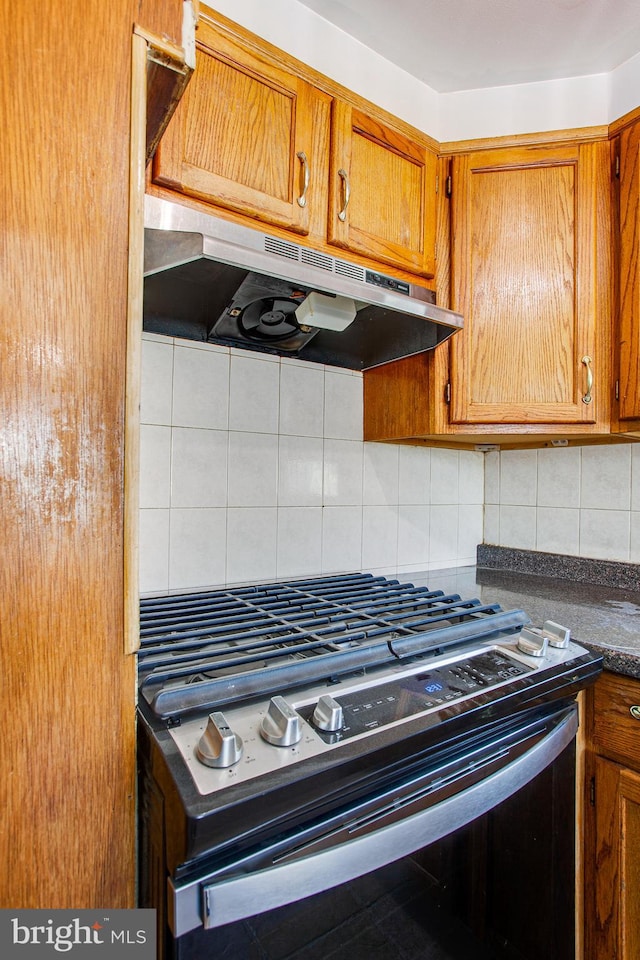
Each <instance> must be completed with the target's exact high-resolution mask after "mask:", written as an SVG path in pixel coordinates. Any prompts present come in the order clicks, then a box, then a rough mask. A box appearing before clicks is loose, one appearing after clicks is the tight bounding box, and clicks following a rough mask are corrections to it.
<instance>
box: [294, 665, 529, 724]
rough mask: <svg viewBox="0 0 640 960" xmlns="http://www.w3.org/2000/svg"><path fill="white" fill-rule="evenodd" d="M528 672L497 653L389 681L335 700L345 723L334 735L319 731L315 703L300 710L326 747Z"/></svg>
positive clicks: (527, 669) (524, 667)
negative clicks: (315, 717)
mask: <svg viewBox="0 0 640 960" xmlns="http://www.w3.org/2000/svg"><path fill="white" fill-rule="evenodd" d="M530 670H531V668H530V667H528V666H526V665H525V664H523V663H521V662H519V661H517V660H514V659H512V658H511V657H507V656H505V655H504V654H503V653H501V652H500V651H498V650H489V651H487V652H486V653H481V654H477V655H476V656H473V657H469V658H468V659H467V660H459V661H457V662H456V663H452V664H449V665H447V666H441V667H436V668H434V669H432V670H428V671H425V672H424V673H416V674H413V675H411V676H406V677H402V678H399V679H397V680H391V681H389V682H388V683H383V684H380V685H379V686H375V687H370V688H369V689H367V690H358V691H355V692H354V693H352V694H347V695H346V696H336V698H335V702H336V703H337V704H338V705H339V706H340V707H341V708H342V721H343V722H342V725H341V727H340V729H338V730H335V731H327V730H322V729H320V728H319V727H318V726H317V724H316V723H315V722H314V710H315V706H314V705H313V704H311V705H309V706H306V707H298V713H299V714H300V716H301V717H302V718H303V719H304V720H306V721H307V722H308V723H310V724H311V725H312V726H313V727H314V728H315V729H316V732H317V734H318V736H319V737H321V738H322V739H323V740H324V742H325V743H338V742H339V741H341V740H347V739H349V738H350V737H357V736H359V735H360V734H363V733H367V732H369V731H371V730H375V729H377V728H379V727H384V726H388V725H389V724H391V723H396V722H397V721H399V720H407V719H409V718H410V717H412V716H415V715H416V714H419V713H423V712H424V711H426V710H430V709H432V708H433V707H439V706H442V705H443V704H447V703H450V702H453V701H455V700H459V699H460V698H461V697H465V696H468V695H469V694H472V693H475V692H476V691H478V690H482V689H483V688H487V687H492V686H495V685H496V684H499V683H502V681H504V680H510V679H512V678H513V677H517V676H520V675H521V674H525V673H529V672H530Z"/></svg>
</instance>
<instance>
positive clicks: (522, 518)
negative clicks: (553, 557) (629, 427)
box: [484, 443, 640, 563]
mask: <svg viewBox="0 0 640 960" xmlns="http://www.w3.org/2000/svg"><path fill="white" fill-rule="evenodd" d="M498 473H499V482H498V480H497V475H498ZM485 497H486V498H487V499H486V505H485V518H484V542H485V543H492V544H498V545H500V546H504V547H516V548H520V549H525V550H529V549H532V550H539V551H542V552H545V553H561V554H568V555H570V556H579V557H591V558H594V559H605V560H618V561H622V562H629V561H631V562H633V563H638V562H640V542H639V537H640V530H639V529H638V521H637V518H638V515H639V514H638V508H639V507H640V446H639V445H638V444H637V443H614V444H596V445H593V446H584V447H557V448H544V449H540V450H522V451H516V450H505V451H502V452H492V453H490V454H488V455H487V456H486V458H485ZM494 499H495V501H496V505H495V506H494V505H493V500H494ZM496 509H497V510H498V511H499V513H498V514H496Z"/></svg>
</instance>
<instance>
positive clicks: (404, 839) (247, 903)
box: [168, 705, 578, 937]
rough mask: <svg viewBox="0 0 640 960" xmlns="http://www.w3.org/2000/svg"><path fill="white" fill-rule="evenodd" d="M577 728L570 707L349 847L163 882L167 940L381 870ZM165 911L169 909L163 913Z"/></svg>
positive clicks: (528, 776) (543, 757)
mask: <svg viewBox="0 0 640 960" xmlns="http://www.w3.org/2000/svg"><path fill="white" fill-rule="evenodd" d="M577 729H578V713H577V707H576V706H575V705H573V708H572V709H570V710H569V711H567V710H566V709H565V710H564V711H563V712H562V713H560V714H559V716H558V722H557V723H556V724H554V726H553V727H552V728H551V729H550V731H549V732H548V733H547V734H546V735H545V736H544V737H542V738H541V739H540V740H538V741H537V743H536V744H535V745H534V746H532V747H531V748H530V749H529V750H527V751H525V752H524V753H522V754H521V755H520V756H519V757H517V759H515V760H513V761H512V762H509V763H508V764H506V765H505V766H504V767H502V768H501V769H499V770H497V771H496V772H495V773H492V774H490V775H489V776H487V777H485V778H483V779H482V780H480V781H478V782H477V783H474V784H473V785H472V786H470V787H468V788H466V789H464V790H461V791H460V792H458V793H454V794H453V795H451V796H448V797H447V798H446V799H444V800H442V801H440V802H438V803H435V804H434V805H432V806H428V807H427V808H426V809H422V810H420V811H419V812H418V813H414V814H411V815H409V816H407V815H406V812H405V811H403V809H402V808H400V809H399V810H398V812H397V817H398V819H397V820H395V821H392V822H388V821H389V816H388V809H385V810H384V811H382V814H381V816H382V818H383V819H384V820H385V826H383V827H381V828H380V829H377V830H372V831H371V832H367V833H365V834H364V835H363V836H359V837H357V838H355V839H353V840H349V841H347V842H346V843H345V842H338V844H337V845H336V846H332V847H329V848H328V849H322V850H321V851H320V852H318V853H314V854H312V855H310V856H303V857H301V858H299V859H296V860H292V861H289V862H283V863H280V864H278V865H277V866H272V867H269V868H267V869H264V870H257V871H255V872H249V873H246V874H241V875H239V876H235V877H232V878H230V879H223V880H218V881H215V882H209V880H212V879H213V878H211V877H209V878H208V877H201V878H198V879H197V880H194V881H192V882H190V883H188V884H185V885H184V886H174V884H173V882H172V881H171V879H169V881H168V884H169V912H170V914H172V916H170V917H169V924H170V927H171V929H172V932H173V935H174V936H175V937H179V936H182V935H183V934H184V933H187V932H188V931H189V930H193V929H195V928H196V927H200V926H204V927H205V928H206V929H210V928H214V927H217V926H222V925H223V924H226V923H231V922H233V921H236V920H242V919H244V918H245V917H250V916H254V915H255V914H257V913H263V912H265V911H266V910H272V909H274V908H276V907H281V906H284V905H285V904H287V903H291V902H292V901H295V900H301V899H303V898H304V897H309V896H312V895H313V894H315V893H320V892H321V891H323V890H327V889H329V888H331V887H334V886H338V885H339V884H341V883H346V882H347V881H349V880H353V879H354V878H356V877H359V876H362V875H363V874H365V873H369V872H370V871H372V870H376V869H378V868H379V867H383V866H385V865H386V864H388V863H392V862H393V861H394V860H399V859H400V858H402V857H405V856H408V855H409V854H411V853H414V852H415V851H416V850H419V849H421V848H422V847H426V846H428V845H429V844H430V843H433V842H435V841H436V840H440V839H441V838H442V837H445V836H447V835H448V834H450V833H453V832H454V831H455V830H457V829H459V828H460V827H463V826H465V824H467V823H470V822H471V821H472V820H475V819H476V818H477V817H479V816H482V814H484V813H487V812H488V811H489V810H491V809H492V808H493V807H495V806H497V805H498V804H499V803H501V802H502V801H503V800H506V799H507V797H510V796H511V795H512V794H514V793H516V792H517V791H518V790H519V789H520V788H521V787H523V786H525V784H527V783H528V782H529V781H530V780H533V778H534V777H536V776H537V775H538V774H539V773H541V772H542V771H543V770H545V769H546V767H548V766H549V765H550V764H552V763H553V761H554V760H555V759H556V758H557V757H558V756H559V755H560V754H561V753H562V751H563V750H564V749H565V748H566V747H567V746H568V745H569V744H570V743H571V741H572V740H573V739H574V737H575V735H576V732H577ZM171 908H173V910H172V909H171Z"/></svg>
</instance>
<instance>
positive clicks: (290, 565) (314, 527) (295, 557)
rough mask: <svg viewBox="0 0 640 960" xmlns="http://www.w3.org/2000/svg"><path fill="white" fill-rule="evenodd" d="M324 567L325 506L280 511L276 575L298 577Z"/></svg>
mask: <svg viewBox="0 0 640 960" xmlns="http://www.w3.org/2000/svg"><path fill="white" fill-rule="evenodd" d="M321 568H322V507H283V508H282V509H281V510H278V551H277V560H276V576H278V577H292V578H295V577H298V576H302V577H304V576H306V575H307V574H312V573H319V572H320V570H321Z"/></svg>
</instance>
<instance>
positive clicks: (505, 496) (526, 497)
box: [500, 450, 537, 506]
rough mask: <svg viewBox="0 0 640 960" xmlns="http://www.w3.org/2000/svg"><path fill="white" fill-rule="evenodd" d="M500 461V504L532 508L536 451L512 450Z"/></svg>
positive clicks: (534, 499) (535, 481)
mask: <svg viewBox="0 0 640 960" xmlns="http://www.w3.org/2000/svg"><path fill="white" fill-rule="evenodd" d="M511 453H512V454H513V456H510V457H501V460H500V503H501V504H512V505H513V506H533V505H535V502H536V483H537V450H513V451H511Z"/></svg>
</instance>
